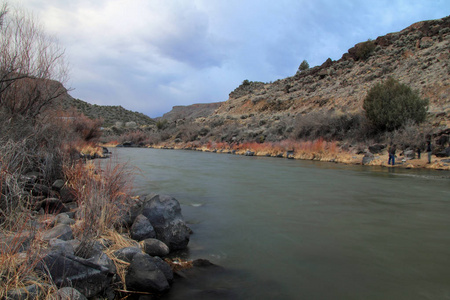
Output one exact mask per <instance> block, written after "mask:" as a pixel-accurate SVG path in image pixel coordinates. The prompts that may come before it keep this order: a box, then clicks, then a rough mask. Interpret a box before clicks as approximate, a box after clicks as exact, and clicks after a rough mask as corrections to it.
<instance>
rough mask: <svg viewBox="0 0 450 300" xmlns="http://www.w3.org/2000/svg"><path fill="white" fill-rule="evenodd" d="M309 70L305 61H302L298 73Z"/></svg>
mask: <svg viewBox="0 0 450 300" xmlns="http://www.w3.org/2000/svg"><path fill="white" fill-rule="evenodd" d="M308 69H309V63H308V62H307V61H306V60H303V61H302V63H301V64H300V66H299V67H298V71H299V72H302V71H306V70H308Z"/></svg>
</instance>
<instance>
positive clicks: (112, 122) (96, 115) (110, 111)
mask: <svg viewBox="0 0 450 300" xmlns="http://www.w3.org/2000/svg"><path fill="white" fill-rule="evenodd" d="M53 84H57V85H61V83H59V82H56V81H55V82H53ZM61 86H62V85H61ZM55 105H57V106H60V107H61V108H62V109H63V110H69V109H76V110H77V111H79V112H81V113H83V114H84V115H85V116H87V117H89V118H91V119H102V120H103V126H104V127H111V126H119V127H121V126H125V125H126V124H127V123H128V124H130V125H132V127H135V126H144V125H152V124H155V120H153V119H152V118H150V117H149V116H146V115H144V114H143V113H139V112H133V111H130V110H127V109H125V108H123V107H122V106H110V105H97V104H90V103H87V102H85V101H83V100H80V99H75V98H73V97H72V96H70V95H69V93H67V92H66V93H64V94H63V95H61V96H60V97H58V98H57V100H56V103H55Z"/></svg>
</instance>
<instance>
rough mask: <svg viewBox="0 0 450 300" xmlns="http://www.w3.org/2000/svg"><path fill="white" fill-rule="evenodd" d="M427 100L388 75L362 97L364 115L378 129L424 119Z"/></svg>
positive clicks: (387, 128) (392, 127)
mask: <svg viewBox="0 0 450 300" xmlns="http://www.w3.org/2000/svg"><path fill="white" fill-rule="evenodd" d="M427 105H428V100H426V99H421V98H420V96H419V94H418V92H417V91H413V90H412V89H411V88H410V87H409V86H407V85H405V84H402V83H400V82H398V81H397V80H395V79H394V78H392V77H390V78H388V79H387V80H386V81H385V82H382V83H378V84H376V85H375V86H374V87H372V88H371V89H370V90H369V93H368V94H367V96H366V98H365V99H364V104H363V108H364V110H365V111H366V116H367V118H368V119H369V121H370V122H371V123H372V125H373V126H374V127H375V129H376V130H378V131H392V130H395V129H398V128H400V127H401V126H402V125H404V124H406V123H407V122H408V121H413V122H415V123H417V124H419V123H421V122H423V121H424V120H425V117H426V114H427Z"/></svg>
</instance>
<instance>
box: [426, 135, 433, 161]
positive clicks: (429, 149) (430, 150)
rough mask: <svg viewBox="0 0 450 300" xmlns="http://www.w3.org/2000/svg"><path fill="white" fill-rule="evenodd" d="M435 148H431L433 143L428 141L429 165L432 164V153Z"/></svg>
mask: <svg viewBox="0 0 450 300" xmlns="http://www.w3.org/2000/svg"><path fill="white" fill-rule="evenodd" d="M432 150H433V148H432V147H431V141H427V153H428V163H429V164H431V152H432Z"/></svg>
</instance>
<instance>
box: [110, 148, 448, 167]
mask: <svg viewBox="0 0 450 300" xmlns="http://www.w3.org/2000/svg"><path fill="white" fill-rule="evenodd" d="M320 143H322V144H324V143H325V142H323V141H322V142H320ZM305 144H307V145H309V146H304V145H303V146H302V143H290V144H288V145H286V144H285V145H283V144H266V145H264V144H259V143H246V144H242V145H240V146H236V145H231V146H230V145H229V144H227V143H214V144H210V145H204V146H193V145H192V144H190V143H170V144H160V145H155V146H140V147H149V148H155V149H175V150H193V151H202V152H212V153H223V154H235V155H245V156H264V157H276V158H287V159H299V160H314V161H322V162H333V163H343V164H353V165H368V166H383V167H395V168H405V169H433V170H450V156H449V154H450V147H447V148H446V149H445V150H444V151H442V153H438V154H433V155H432V159H431V163H428V156H427V153H421V157H420V158H419V157H418V153H417V152H414V151H412V150H405V151H398V153H397V155H396V160H395V165H394V166H392V165H389V164H388V159H389V155H388V153H387V145H385V144H377V145H372V146H369V147H366V146H363V145H359V146H355V147H353V148H354V149H353V150H350V151H345V150H343V149H339V147H338V146H337V145H336V144H334V143H328V145H327V144H326V143H325V146H324V145H320V146H318V145H315V144H314V142H309V143H308V142H307V143H305ZM316 144H318V143H316ZM108 146H109V147H114V145H108ZM129 147H130V146H129ZM131 147H132V145H131ZM295 148H297V149H295ZM314 148H316V149H314Z"/></svg>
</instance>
